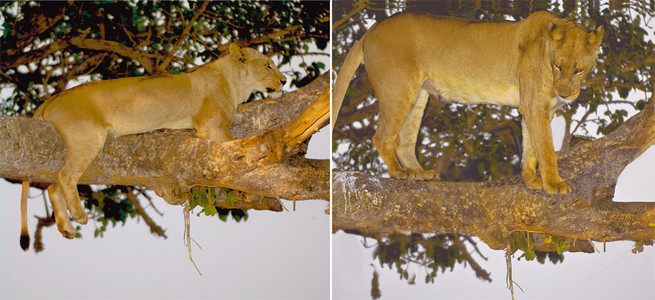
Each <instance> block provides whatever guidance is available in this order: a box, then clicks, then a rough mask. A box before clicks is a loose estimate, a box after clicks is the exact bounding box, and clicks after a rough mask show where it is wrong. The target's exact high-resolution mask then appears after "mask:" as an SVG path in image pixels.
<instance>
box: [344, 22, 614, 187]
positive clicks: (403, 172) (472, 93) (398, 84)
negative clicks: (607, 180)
mask: <svg viewBox="0 0 655 300" xmlns="http://www.w3.org/2000/svg"><path fill="white" fill-rule="evenodd" d="M602 37H603V27H602V26H599V27H598V28H597V29H596V30H595V31H593V32H591V33H587V31H586V30H585V29H584V28H583V27H582V25H580V24H577V23H574V22H572V21H568V20H564V19H560V18H558V17H556V16H554V15H552V14H550V13H548V12H536V13H534V14H532V15H530V16H529V17H527V18H526V19H525V20H522V21H520V22H482V21H478V20H469V19H461V18H453V17H444V16H435V15H429V14H418V13H402V14H399V15H396V16H393V17H391V18H389V19H387V20H385V21H382V22H380V23H377V24H375V25H373V27H371V29H369V31H368V32H367V33H366V34H365V35H364V37H363V38H362V39H361V40H359V42H357V43H356V44H355V46H353V48H352V49H351V50H350V52H349V53H348V55H347V56H346V59H345V61H344V63H343V65H342V66H341V70H340V71H339V75H338V76H337V79H336V82H335V85H334V96H333V97H334V98H333V106H332V122H333V123H332V124H336V119H337V114H338V112H339V108H340V107H341V103H342V101H343V97H344V95H345V94H346V90H347V88H348V84H349V83H350V80H351V78H352V76H353V74H354V72H355V70H356V69H357V67H358V66H359V64H360V63H361V62H362V61H364V66H365V67H366V72H367V73H368V77H369V79H370V81H371V84H372V85H373V88H374V90H375V96H376V97H377V99H378V105H379V107H380V118H379V123H378V127H377V131H376V133H375V136H373V144H374V145H375V147H376V148H377V150H378V152H379V153H380V156H381V157H382V159H383V160H384V162H385V163H386V165H387V167H388V169H389V175H390V176H392V177H397V178H407V179H422V180H425V179H439V174H438V173H436V172H432V171H427V170H424V169H423V168H422V167H421V165H420V164H419V162H418V160H417V158H416V154H415V145H416V139H417V133H418V130H419V127H420V125H421V119H422V117H423V112H424V109H425V106H426V102H427V100H428V96H429V95H430V94H432V95H435V96H441V97H443V98H445V99H448V100H451V101H456V102H461V103H491V104H502V105H509V106H518V110H519V112H520V113H521V115H522V117H523V120H522V123H521V124H522V128H523V130H522V131H523V158H522V161H521V165H522V172H521V175H522V177H523V181H524V182H525V185H526V186H527V187H528V188H531V189H541V188H543V189H544V190H545V191H546V193H548V194H556V193H562V194H565V193H567V192H569V191H570V190H571V187H570V186H569V185H568V184H567V183H566V182H564V181H563V180H562V178H561V177H560V176H559V172H558V169H557V155H556V154H555V150H554V148H553V140H552V136H551V132H550V120H551V119H552V117H553V114H554V112H555V111H556V110H557V109H558V108H560V107H561V106H562V105H564V104H566V103H570V102H571V101H573V100H575V99H576V98H577V97H578V95H579V94H580V86H581V84H582V82H583V80H584V79H585V77H586V76H587V75H588V74H589V73H590V72H591V71H592V70H593V69H594V67H595V65H596V57H597V55H598V49H599V45H600V42H601V39H602ZM537 163H539V173H540V175H541V178H539V177H537V175H536V167H537Z"/></svg>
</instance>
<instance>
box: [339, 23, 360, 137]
mask: <svg viewBox="0 0 655 300" xmlns="http://www.w3.org/2000/svg"><path fill="white" fill-rule="evenodd" d="M365 38H366V35H364V36H363V37H362V38H361V39H360V40H359V41H358V42H357V43H355V45H354V46H353V47H352V49H350V52H348V54H347V55H346V59H345V60H344V61H343V64H342V65H341V69H340V70H339V74H338V75H337V80H336V82H335V83H334V90H333V91H332V130H334V125H335V124H337V116H338V115H339V110H340V109H341V104H343V98H344V97H345V96H346V91H347V90H348V85H349V84H350V80H351V79H352V78H353V75H355V71H357V68H358V67H359V64H361V63H362V60H363V57H364V54H363V51H362V44H363V43H364V39H365Z"/></svg>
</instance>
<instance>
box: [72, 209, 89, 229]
mask: <svg viewBox="0 0 655 300" xmlns="http://www.w3.org/2000/svg"><path fill="white" fill-rule="evenodd" d="M70 214H71V217H73V220H75V222H77V223H79V224H82V225H86V223H88V222H89V217H87V215H86V212H84V209H82V210H71V211H70Z"/></svg>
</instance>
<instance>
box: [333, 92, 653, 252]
mask: <svg viewBox="0 0 655 300" xmlns="http://www.w3.org/2000/svg"><path fill="white" fill-rule="evenodd" d="M654 144H655V96H654V97H651V100H650V101H649V103H648V105H647V107H646V108H645V109H644V110H643V111H641V112H640V113H638V114H637V115H635V116H633V117H632V118H630V119H629V120H627V121H626V122H625V123H624V124H623V125H622V126H620V127H619V128H618V129H616V130H615V131H613V132H612V133H611V134H609V135H607V136H605V137H603V138H600V139H598V140H595V141H592V142H585V143H580V144H578V145H576V146H575V147H574V148H571V149H570V150H569V151H568V152H567V153H566V154H561V153H560V156H559V161H558V165H559V166H560V174H561V176H562V178H563V179H564V180H566V181H567V182H568V183H569V184H571V186H572V187H573V192H572V193H571V194H569V195H566V196H549V195H546V194H545V193H543V192H541V191H532V190H528V189H526V188H525V187H524V184H523V182H522V180H521V177H520V175H514V176H510V177H507V178H503V179H499V180H494V181H489V182H475V183H463V182H439V181H432V182H421V181H407V180H398V179H388V178H376V177H372V176H367V175H364V174H361V173H357V172H334V176H333V196H332V213H333V228H334V229H335V230H338V229H350V230H359V231H362V232H367V233H373V232H398V231H411V232H425V233H428V232H429V233H444V234H445V233H458V234H473V235H476V236H478V237H480V238H481V239H482V240H483V241H485V242H486V243H487V244H488V245H489V246H490V247H491V248H494V249H504V248H505V247H506V245H507V243H506V242H504V241H505V240H506V239H507V238H508V237H509V235H510V234H511V233H512V232H514V231H531V232H543V233H547V234H551V235H556V236H562V237H569V238H572V239H577V240H596V241H615V240H625V239H627V240H633V241H648V240H652V239H655V226H653V224H654V223H655V203H651V202H645V203H635V202H631V203H615V202H612V198H613V194H614V188H615V186H616V182H617V179H618V177H619V175H620V173H621V171H622V170H623V169H624V168H625V166H627V165H628V164H629V163H630V162H631V161H633V160H634V159H635V158H637V157H638V156H639V155H640V154H641V153H643V152H644V151H645V150H646V149H648V148H649V147H650V146H652V145H654Z"/></svg>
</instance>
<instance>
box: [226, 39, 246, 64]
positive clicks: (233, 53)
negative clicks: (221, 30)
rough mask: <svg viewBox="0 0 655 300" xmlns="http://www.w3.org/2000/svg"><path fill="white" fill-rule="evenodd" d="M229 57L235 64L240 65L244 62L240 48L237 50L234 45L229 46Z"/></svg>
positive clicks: (243, 55)
mask: <svg viewBox="0 0 655 300" xmlns="http://www.w3.org/2000/svg"><path fill="white" fill-rule="evenodd" d="M230 57H232V59H233V60H234V61H235V62H240V63H244V62H246V54H245V53H243V51H242V50H241V48H239V45H237V44H236V43H231V44H230Z"/></svg>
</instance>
